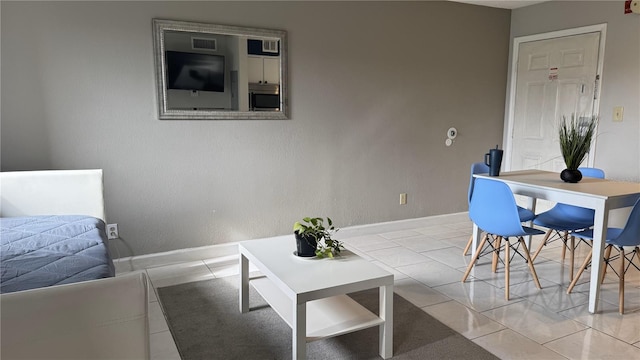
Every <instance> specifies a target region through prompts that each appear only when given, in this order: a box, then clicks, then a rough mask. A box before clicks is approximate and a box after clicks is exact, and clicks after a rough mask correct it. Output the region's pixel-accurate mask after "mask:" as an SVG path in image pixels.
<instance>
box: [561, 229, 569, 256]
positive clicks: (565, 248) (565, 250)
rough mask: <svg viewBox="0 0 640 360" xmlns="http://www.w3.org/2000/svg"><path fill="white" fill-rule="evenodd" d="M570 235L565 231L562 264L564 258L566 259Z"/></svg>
mask: <svg viewBox="0 0 640 360" xmlns="http://www.w3.org/2000/svg"><path fill="white" fill-rule="evenodd" d="M568 235H569V232H568V231H565V232H564V234H563V235H562V243H563V245H564V246H563V247H562V262H564V257H565V254H566V253H567V239H568V237H569V236H568Z"/></svg>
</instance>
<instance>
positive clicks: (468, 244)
mask: <svg viewBox="0 0 640 360" xmlns="http://www.w3.org/2000/svg"><path fill="white" fill-rule="evenodd" d="M472 244H473V234H471V236H469V241H467V246H465V247H464V251H463V252H462V255H463V256H465V255H467V253H468V252H469V249H471V245H472Z"/></svg>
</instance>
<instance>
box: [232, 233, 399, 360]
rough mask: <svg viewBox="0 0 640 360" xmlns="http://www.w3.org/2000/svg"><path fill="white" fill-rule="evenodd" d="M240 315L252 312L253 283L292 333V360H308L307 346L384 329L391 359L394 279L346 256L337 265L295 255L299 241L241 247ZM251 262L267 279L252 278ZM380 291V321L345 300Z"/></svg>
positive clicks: (384, 348) (383, 343) (383, 350)
mask: <svg viewBox="0 0 640 360" xmlns="http://www.w3.org/2000/svg"><path fill="white" fill-rule="evenodd" d="M239 249H240V311H241V312H242V313H246V312H248V311H249V282H251V285H253V287H254V288H255V289H256V290H257V291H258V293H260V295H261V296H262V297H263V298H264V299H265V300H266V301H267V302H268V303H269V305H270V306H271V307H272V308H273V309H274V310H275V311H276V312H277V313H278V315H280V317H281V318H282V319H283V320H284V321H285V322H286V323H287V324H288V325H289V326H290V327H291V329H292V342H293V359H304V358H305V357H306V351H307V345H306V343H307V342H311V341H315V340H320V339H324V338H329V337H333V336H338V335H342V334H346V333H350V332H353V331H358V330H362V329H366V328H370V327H374V326H379V327H380V336H379V341H380V344H379V346H380V356H382V357H383V358H384V359H388V358H390V357H391V356H392V355H393V274H391V273H389V272H387V271H385V270H383V269H381V268H379V267H378V266H376V265H374V264H371V263H370V262H368V261H366V260H364V259H362V258H361V257H359V256H357V255H355V254H353V253H351V252H349V251H346V250H343V251H342V253H341V254H342V255H341V256H339V257H336V258H334V259H327V258H325V259H318V258H300V257H298V256H295V255H293V252H294V251H295V249H296V246H295V239H294V237H293V235H291V236H281V237H275V238H269V239H260V240H251V241H243V242H241V243H240V245H239ZM249 262H251V263H252V264H253V265H255V266H256V267H257V268H258V270H260V272H261V273H262V274H264V276H260V277H256V278H251V279H250V278H249ZM376 287H378V288H379V289H380V290H379V294H380V314H379V315H376V314H374V313H372V312H371V311H369V310H367V309H366V308H364V307H363V306H362V305H360V304H358V303H357V302H356V301H354V300H353V299H352V298H350V297H349V296H347V295H346V294H348V293H352V292H356V291H361V290H366V289H372V288H376Z"/></svg>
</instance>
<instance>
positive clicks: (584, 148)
mask: <svg viewBox="0 0 640 360" xmlns="http://www.w3.org/2000/svg"><path fill="white" fill-rule="evenodd" d="M597 122H598V121H597V118H596V117H595V116H592V117H590V118H587V117H580V118H579V119H576V116H575V114H574V115H571V120H567V118H566V117H564V116H563V117H562V121H561V122H560V126H559V135H560V151H561V152H562V157H563V158H564V163H565V165H566V166H567V168H566V169H564V170H562V172H561V173H560V178H561V179H562V180H564V181H565V182H569V183H577V182H579V181H580V180H582V173H581V172H580V170H578V167H579V166H580V164H581V163H582V162H583V161H584V159H585V158H586V156H587V153H588V152H589V149H590V148H591V140H592V139H593V136H594V134H595V130H596V124H597Z"/></svg>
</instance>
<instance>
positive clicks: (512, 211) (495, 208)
mask: <svg viewBox="0 0 640 360" xmlns="http://www.w3.org/2000/svg"><path fill="white" fill-rule="evenodd" d="M469 217H471V220H472V221H473V222H474V223H475V224H476V225H478V227H479V228H480V229H482V230H483V231H485V232H486V235H485V236H484V237H483V238H482V241H481V242H480V245H478V249H477V251H476V252H475V254H474V256H473V259H472V260H471V262H470V263H469V266H468V267H467V271H466V272H465V273H464V276H463V277H462V282H464V281H465V280H466V279H467V277H468V276H469V273H470V272H471V269H472V268H473V267H474V266H475V263H476V261H477V260H478V257H479V256H480V255H481V254H482V255H484V254H487V253H489V252H492V253H493V264H492V265H493V271H494V272H495V269H496V265H497V260H498V259H499V255H500V250H501V242H502V239H504V240H505V244H504V268H505V287H504V297H505V299H506V300H509V263H510V261H511V257H510V255H509V250H510V249H513V250H514V251H515V253H516V254H518V255H520V256H521V257H522V258H523V259H525V261H526V262H527V265H529V270H530V271H531V275H532V276H533V280H534V281H535V283H536V286H537V287H538V289H541V288H542V287H541V286H540V281H539V280H538V275H537V274H536V270H535V269H534V267H533V262H532V261H531V257H530V255H529V249H527V244H526V243H525V241H524V238H523V236H529V235H542V234H544V231H541V230H538V229H534V228H530V227H526V226H522V222H521V221H520V216H519V214H518V207H517V205H516V200H515V198H514V197H513V193H512V192H511V189H510V188H509V186H507V185H506V184H505V183H502V182H500V181H495V180H491V179H476V181H475V185H474V190H473V197H472V198H471V204H469ZM489 237H491V238H492V240H493V244H492V243H491V241H488V239H489ZM511 239H515V240H516V241H515V243H513V244H512V243H511ZM485 245H487V247H486V249H485ZM520 247H522V252H520V250H519V249H520ZM514 256H515V254H514Z"/></svg>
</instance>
